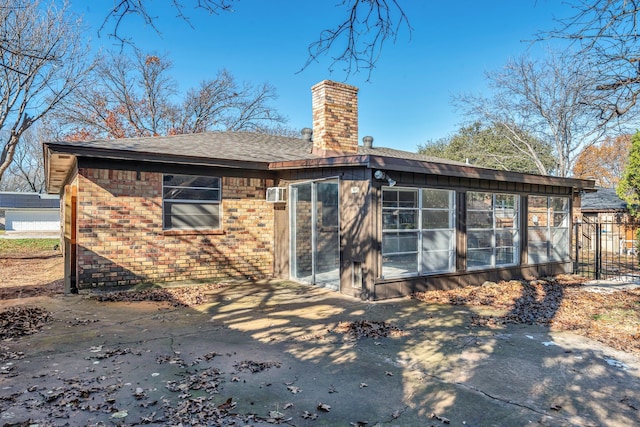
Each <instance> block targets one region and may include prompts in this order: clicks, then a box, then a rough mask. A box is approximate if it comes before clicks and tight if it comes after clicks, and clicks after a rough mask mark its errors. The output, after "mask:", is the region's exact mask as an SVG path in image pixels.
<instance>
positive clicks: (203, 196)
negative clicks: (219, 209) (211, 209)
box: [163, 187, 220, 201]
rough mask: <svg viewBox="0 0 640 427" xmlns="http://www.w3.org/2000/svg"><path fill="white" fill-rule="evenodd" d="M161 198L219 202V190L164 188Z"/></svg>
mask: <svg viewBox="0 0 640 427" xmlns="http://www.w3.org/2000/svg"><path fill="white" fill-rule="evenodd" d="M163 197H164V198H165V199H172V200H173V199H179V200H211V201H219V200H220V190H219V189H211V190H206V189H199V188H176V187H165V188H164V189H163Z"/></svg>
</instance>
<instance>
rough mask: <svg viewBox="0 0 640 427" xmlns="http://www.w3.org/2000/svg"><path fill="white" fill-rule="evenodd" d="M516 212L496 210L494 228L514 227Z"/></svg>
mask: <svg viewBox="0 0 640 427" xmlns="http://www.w3.org/2000/svg"><path fill="white" fill-rule="evenodd" d="M516 220H517V216H516V212H515V211H513V210H511V209H507V210H500V211H498V210H496V228H516V226H517V222H516Z"/></svg>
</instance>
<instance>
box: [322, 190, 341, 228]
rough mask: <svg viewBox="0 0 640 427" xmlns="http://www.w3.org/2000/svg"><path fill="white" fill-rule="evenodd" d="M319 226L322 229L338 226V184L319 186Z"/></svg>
mask: <svg viewBox="0 0 640 427" xmlns="http://www.w3.org/2000/svg"><path fill="white" fill-rule="evenodd" d="M317 192H318V202H317V205H318V206H317V208H318V224H319V225H320V226H321V227H337V226H338V218H339V212H338V184H336V183H334V182H321V183H318V184H317Z"/></svg>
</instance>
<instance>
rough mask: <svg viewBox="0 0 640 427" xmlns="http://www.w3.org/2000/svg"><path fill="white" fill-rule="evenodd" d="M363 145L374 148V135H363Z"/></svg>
mask: <svg viewBox="0 0 640 427" xmlns="http://www.w3.org/2000/svg"><path fill="white" fill-rule="evenodd" d="M362 145H364V148H373V137H372V136H364V137H362Z"/></svg>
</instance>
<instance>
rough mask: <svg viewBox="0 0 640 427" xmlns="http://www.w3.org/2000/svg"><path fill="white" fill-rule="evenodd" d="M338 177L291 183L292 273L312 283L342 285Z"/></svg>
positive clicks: (334, 286)
mask: <svg viewBox="0 0 640 427" xmlns="http://www.w3.org/2000/svg"><path fill="white" fill-rule="evenodd" d="M338 184H339V183H338V180H337V179H332V180H323V181H314V182H305V183H300V184H293V185H291V187H290V188H291V191H290V194H291V196H290V206H291V208H290V214H291V221H290V226H291V276H292V278H294V279H296V280H298V281H300V282H304V283H309V284H314V285H317V286H322V287H327V288H330V289H333V290H338V289H339V288H340V223H339V217H340V215H339V200H338V189H339V185H338Z"/></svg>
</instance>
